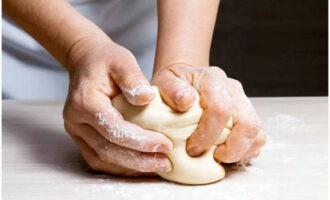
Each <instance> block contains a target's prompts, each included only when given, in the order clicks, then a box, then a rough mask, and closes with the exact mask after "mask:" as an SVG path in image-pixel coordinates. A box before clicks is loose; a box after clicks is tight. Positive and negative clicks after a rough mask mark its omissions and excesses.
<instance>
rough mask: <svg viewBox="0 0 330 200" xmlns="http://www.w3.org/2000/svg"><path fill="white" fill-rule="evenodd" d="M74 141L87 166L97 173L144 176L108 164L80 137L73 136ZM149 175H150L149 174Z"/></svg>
mask: <svg viewBox="0 0 330 200" xmlns="http://www.w3.org/2000/svg"><path fill="white" fill-rule="evenodd" d="M73 140H74V141H75V143H76V144H77V145H78V147H79V149H80V152H81V155H82V156H83V158H84V159H85V161H86V162H87V164H88V165H89V166H90V167H91V168H92V169H93V170H95V171H101V172H105V173H109V174H112V175H124V176H143V175H144V173H143V172H138V171H135V170H132V169H128V168H125V167H121V166H118V165H115V164H111V163H106V162H104V161H103V160H101V159H100V157H99V156H98V155H97V154H96V152H95V151H94V150H93V149H92V148H90V147H89V146H88V144H87V143H86V142H85V141H84V140H83V139H81V138H80V137H77V136H73ZM147 175H148V174H147Z"/></svg>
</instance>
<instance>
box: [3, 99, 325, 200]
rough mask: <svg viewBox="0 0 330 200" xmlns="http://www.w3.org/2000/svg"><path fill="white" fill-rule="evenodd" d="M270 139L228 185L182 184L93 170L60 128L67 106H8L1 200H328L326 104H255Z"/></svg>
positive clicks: (261, 101) (19, 103) (229, 176)
mask: <svg viewBox="0 0 330 200" xmlns="http://www.w3.org/2000/svg"><path fill="white" fill-rule="evenodd" d="M252 103H253V104H254V105H255V107H256V110H257V112H258V113H259V115H260V117H261V119H262V121H263V123H264V127H265V130H266V132H267V135H268V143H267V145H266V146H265V148H264V150H263V152H262V154H261V156H260V157H259V158H257V159H255V160H254V161H253V163H252V166H248V167H247V168H246V169H245V170H239V171H237V170H230V171H228V172H227V175H226V177H225V179H224V180H222V181H220V182H217V183H215V184H210V185H203V186H184V185H178V184H175V183H170V182H167V181H164V180H162V179H160V178H149V179H147V178H144V179H141V178H120V177H112V176H109V175H103V174H96V173H93V172H91V171H89V170H88V167H87V166H86V165H85V164H84V162H83V160H82V158H81V156H80V155H79V152H78V150H77V148H76V146H75V145H74V144H73V142H72V141H71V139H70V138H69V136H67V135H66V133H65V131H64V129H63V121H62V108H63V102H44V101H43V102H38V101H32V102H31V101H29V102H26V101H3V134H2V161H3V162H2V165H3V168H2V173H3V179H2V181H3V191H2V192H3V194H2V195H3V198H4V199H15V200H16V199H24V200H29V199H33V200H35V199H125V200H126V199H166V200H168V199H221V200H226V199H230V200H234V199H244V200H246V199H255V200H256V199H260V200H266V199H267V200H271V199H281V200H282V199H290V200H292V199H299V200H303V199H313V200H318V199H326V198H327V187H328V181H327V173H328V171H327V169H328V167H327V163H328V162H327V161H328V155H327V154H328V152H327V147H328V143H327V142H328V139H327V132H328V131H327V129H328V126H327V123H328V120H327V110H328V109H327V98H326V97H309V98H307V97H306V98H252Z"/></svg>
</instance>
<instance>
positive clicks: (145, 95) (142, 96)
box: [125, 84, 154, 105]
mask: <svg viewBox="0 0 330 200" xmlns="http://www.w3.org/2000/svg"><path fill="white" fill-rule="evenodd" d="M125 93H126V94H127V95H128V97H130V98H129V100H130V101H133V102H131V103H133V104H135V105H145V104H146V103H148V102H149V101H150V100H152V99H153V97H154V95H153V91H152V88H151V87H150V86H149V85H146V84H140V85H137V86H135V87H133V88H130V89H126V90H125Z"/></svg>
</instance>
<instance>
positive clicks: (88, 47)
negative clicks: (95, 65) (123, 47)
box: [64, 31, 115, 72]
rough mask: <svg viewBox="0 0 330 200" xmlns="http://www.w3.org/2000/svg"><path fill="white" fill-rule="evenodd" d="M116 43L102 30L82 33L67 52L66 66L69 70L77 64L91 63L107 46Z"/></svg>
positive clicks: (73, 68)
mask: <svg viewBox="0 0 330 200" xmlns="http://www.w3.org/2000/svg"><path fill="white" fill-rule="evenodd" d="M113 45H115V43H114V42H113V41H112V40H111V39H110V38H109V37H108V36H107V35H106V34H105V33H103V32H102V31H95V32H89V33H85V34H81V35H80V36H79V37H77V38H75V39H74V40H73V42H72V43H71V44H70V45H69V47H68V48H67V50H66V52H65V61H64V67H65V69H67V70H68V71H69V72H71V71H73V70H75V68H76V67H77V66H81V65H83V64H85V63H91V62H92V59H93V57H95V56H96V54H97V53H98V54H99V53H100V51H101V49H105V47H106V46H113ZM95 59H96V58H95Z"/></svg>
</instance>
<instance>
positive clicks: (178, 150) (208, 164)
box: [112, 86, 232, 184]
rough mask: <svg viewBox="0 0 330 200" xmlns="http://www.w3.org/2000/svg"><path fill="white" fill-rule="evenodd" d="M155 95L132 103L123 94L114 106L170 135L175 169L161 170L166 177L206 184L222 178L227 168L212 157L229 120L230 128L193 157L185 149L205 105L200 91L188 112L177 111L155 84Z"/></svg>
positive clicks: (127, 117) (135, 120)
mask: <svg viewBox="0 0 330 200" xmlns="http://www.w3.org/2000/svg"><path fill="white" fill-rule="evenodd" d="M153 92H154V93H155V98H154V99H153V101H152V102H151V103H150V104H148V105H147V106H142V107H137V106H132V105H131V104H129V103H128V102H127V101H126V99H125V98H124V96H123V95H122V94H120V95H118V96H116V97H115V98H114V99H113V101H112V102H113V106H114V107H115V108H116V109H117V110H118V111H119V112H120V113H121V114H122V115H123V117H124V119H125V120H127V121H130V122H132V123H135V124H137V125H139V126H141V127H143V128H144V129H148V130H153V131H157V132H160V133H163V134H165V135H166V136H168V137H169V138H170V139H171V140H172V142H173V144H174V146H173V151H172V152H171V153H169V154H168V155H167V156H168V157H169V159H170V160H171V162H172V165H173V170H172V171H171V172H169V173H159V175H160V176H161V177H163V178H164V179H167V180H170V181H174V182H178V183H183V184H206V183H212V182H215V181H218V180H220V179H222V178H223V177H224V176H225V171H224V168H223V167H222V166H221V165H220V164H218V163H217V162H216V161H215V160H214V158H213V152H214V150H215V148H216V144H222V143H223V142H224V141H225V140H226V138H227V136H228V134H229V133H230V129H231V127H232V120H229V122H228V124H227V128H225V129H224V130H223V132H222V133H221V134H220V136H219V138H218V139H217V140H216V141H215V143H214V144H215V145H213V146H212V147H211V148H210V149H209V150H208V151H207V152H205V153H204V154H203V155H202V156H200V157H195V158H193V157H190V156H189V155H188V154H187V152H186V139H187V138H188V137H189V136H190V135H191V134H192V133H193V132H194V130H195V129H196V128H197V126H198V123H199V120H200V117H201V115H202V112H203V110H202V108H201V107H200V104H199V95H198V93H197V92H196V101H195V102H194V105H193V106H192V108H191V109H190V110H189V111H187V112H185V113H178V112H175V111H173V110H172V109H171V108H170V107H168V106H167V105H166V104H165V103H164V102H163V100H162V98H161V96H160V94H159V91H158V88H157V87H155V86H153Z"/></svg>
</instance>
